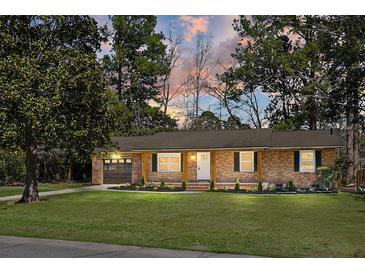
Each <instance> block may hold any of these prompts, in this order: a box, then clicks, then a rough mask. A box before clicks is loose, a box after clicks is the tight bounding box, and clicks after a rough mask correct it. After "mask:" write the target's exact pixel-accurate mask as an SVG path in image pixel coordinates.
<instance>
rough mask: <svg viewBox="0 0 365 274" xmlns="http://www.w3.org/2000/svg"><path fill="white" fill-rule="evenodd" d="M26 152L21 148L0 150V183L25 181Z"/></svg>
mask: <svg viewBox="0 0 365 274" xmlns="http://www.w3.org/2000/svg"><path fill="white" fill-rule="evenodd" d="M24 178H25V154H24V152H23V151H21V150H15V151H11V150H0V185H1V184H10V183H14V182H23V181H24Z"/></svg>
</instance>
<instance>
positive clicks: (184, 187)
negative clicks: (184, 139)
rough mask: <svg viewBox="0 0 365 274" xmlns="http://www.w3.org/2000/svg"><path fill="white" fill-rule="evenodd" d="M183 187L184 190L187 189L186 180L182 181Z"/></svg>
mask: <svg viewBox="0 0 365 274" xmlns="http://www.w3.org/2000/svg"><path fill="white" fill-rule="evenodd" d="M181 188H182V189H183V190H185V189H186V183H185V181H182V182H181Z"/></svg>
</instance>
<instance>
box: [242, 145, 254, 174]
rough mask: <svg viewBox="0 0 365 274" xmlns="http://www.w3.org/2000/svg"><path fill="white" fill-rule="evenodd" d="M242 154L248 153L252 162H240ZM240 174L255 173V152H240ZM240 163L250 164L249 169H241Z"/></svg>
mask: <svg viewBox="0 0 365 274" xmlns="http://www.w3.org/2000/svg"><path fill="white" fill-rule="evenodd" d="M242 153H250V154H251V157H252V161H242V160H241V154H242ZM239 155H240V159H239V160H240V161H239V162H240V172H254V171H255V151H247V150H246V151H240V154H239ZM241 162H245V163H249V162H251V169H241Z"/></svg>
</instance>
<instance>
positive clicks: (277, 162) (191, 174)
mask: <svg viewBox="0 0 365 274" xmlns="http://www.w3.org/2000/svg"><path fill="white" fill-rule="evenodd" d="M321 151H322V153H321V155H322V157H321V158H322V166H333V165H334V164H335V159H336V149H334V148H331V149H322V150H321ZM118 155H119V156H121V155H123V156H128V157H132V181H133V183H137V182H138V181H139V179H140V178H141V176H142V153H132V154H131V153H128V154H126V153H119V154H118ZM233 155H234V152H233V151H216V153H215V159H216V173H215V174H216V182H217V183H222V184H221V185H224V184H229V183H234V182H235V180H236V179H239V180H240V182H241V183H242V184H256V183H257V182H258V172H235V171H234V156H233ZM145 159H146V160H145V163H144V164H145V165H146V166H147V181H148V182H160V181H161V180H162V179H163V180H165V181H166V182H167V183H168V182H171V183H173V182H176V183H179V182H181V181H182V177H183V172H177V173H161V172H152V153H146V154H145ZM187 161H188V162H187V167H188V174H187V178H188V182H196V178H197V163H196V152H188V156H187ZM92 163H93V169H92V183H93V184H102V183H103V163H102V160H100V159H97V158H93V160H92ZM316 179H317V176H316V174H314V173H301V172H294V150H285V149H280V150H279V149H277V150H275V149H267V150H263V151H262V182H269V183H288V182H289V181H290V180H291V181H293V182H294V184H295V185H296V186H299V187H308V186H309V185H311V184H312V183H314V182H315V181H316ZM229 186H231V184H229ZM232 186H233V184H232Z"/></svg>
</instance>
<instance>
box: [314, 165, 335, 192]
mask: <svg viewBox="0 0 365 274" xmlns="http://www.w3.org/2000/svg"><path fill="white" fill-rule="evenodd" d="M316 171H317V174H318V179H319V183H320V187H321V188H324V189H327V188H329V187H330V184H331V182H332V179H333V176H334V175H335V171H334V170H333V168H330V167H327V166H321V167H319V168H317V170H316Z"/></svg>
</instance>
